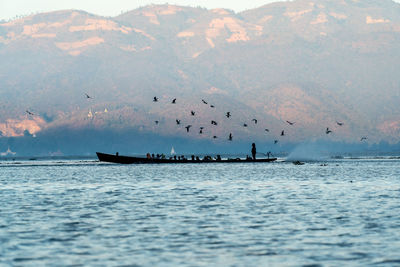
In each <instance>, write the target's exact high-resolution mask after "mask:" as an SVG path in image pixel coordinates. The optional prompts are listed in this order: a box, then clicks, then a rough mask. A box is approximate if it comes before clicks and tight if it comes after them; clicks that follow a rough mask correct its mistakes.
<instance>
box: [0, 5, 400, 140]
mask: <svg viewBox="0 0 400 267" xmlns="http://www.w3.org/2000/svg"><path fill="white" fill-rule="evenodd" d="M0 58H1V61H0V136H1V137H0V138H9V137H18V136H25V137H35V136H36V137H40V135H46V134H47V135H48V134H49V133H52V132H59V131H62V130H63V129H67V130H68V131H72V132H73V131H77V132H79V131H82V130H84V129H92V130H95V131H98V132H101V131H104V132H107V133H110V134H111V135H112V133H119V132H123V131H128V132H129V131H133V132H135V133H140V134H146V133H148V134H151V135H155V136H159V137H160V138H174V137H182V138H189V139H190V140H192V139H193V140H210V141H212V142H222V140H224V142H225V141H226V139H227V137H228V135H229V133H233V136H234V140H242V141H246V140H275V139H279V140H280V141H281V142H286V141H287V142H301V141H305V140H320V139H321V140H331V141H345V142H350V143H352V142H353V143H357V142H359V141H360V138H361V137H362V136H367V137H368V142H375V143H377V142H380V141H382V140H384V141H387V142H391V143H396V142H399V141H400V105H399V103H400V67H399V62H400V5H399V4H397V3H395V2H393V1H391V0H338V1H328V0H315V1H309V0H295V1H288V2H276V3H272V4H267V5H265V6H261V7H259V8H256V9H252V10H247V11H244V12H240V13H235V12H233V11H231V10H228V9H212V10H208V9H204V8H192V7H184V6H174V5H168V4H165V5H149V6H145V7H142V8H139V9H135V10H133V11H130V12H127V13H123V14H121V15H119V16H117V17H102V16H97V15H94V14H89V13H87V12H84V11H79V10H63V11H56V12H50V13H41V14H36V15H32V16H27V17H23V18H20V19H17V20H12V21H7V22H4V21H3V22H2V23H1V24H0ZM85 94H87V95H89V96H90V98H88V97H86V96H85ZM154 96H156V97H158V98H159V101H158V102H153V97H154ZM173 98H177V101H176V104H175V105H174V104H171V101H172V99H173ZM202 99H204V100H206V102H207V103H208V104H207V105H206V104H204V103H203V102H202V101H201V100H202ZM210 104H212V105H214V106H215V108H211V107H210ZM191 110H193V111H195V114H196V115H195V116H191V115H190V111H191ZM26 111H29V112H30V113H33V115H31V114H28V113H27V112H26ZM228 111H230V113H231V114H232V117H230V118H226V116H225V115H226V112H228ZM253 118H255V119H257V121H258V123H257V124H255V123H254V122H252V119H253ZM176 119H180V120H181V121H182V123H181V124H182V125H176V123H175V120H176ZM211 120H215V121H217V122H218V123H219V124H218V126H212V125H211V124H210V121H211ZM155 121H159V123H158V124H156V123H155ZM286 121H290V122H295V124H294V125H289V124H288V123H287V122H286ZM337 122H341V123H343V126H339V125H338V124H337ZM245 123H246V124H248V127H243V124H245ZM189 124H190V125H192V128H191V130H190V132H189V133H187V132H186V130H185V128H184V126H186V125H189ZM201 126H202V127H205V129H204V134H202V135H200V134H199V131H198V128H199V127H201ZM328 127H329V129H330V130H332V131H333V132H332V134H329V135H327V134H326V133H325V130H326V128H328ZM265 129H268V130H269V131H268V132H267V131H265ZM282 130H285V132H286V135H285V136H284V137H282V136H280V134H281V131H282ZM213 136H218V139H212V137H213ZM138 142H140V141H138Z"/></svg>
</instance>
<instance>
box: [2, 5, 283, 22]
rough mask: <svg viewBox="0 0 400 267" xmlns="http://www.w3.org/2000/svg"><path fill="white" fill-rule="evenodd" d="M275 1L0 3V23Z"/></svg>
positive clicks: (236, 8)
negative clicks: (37, 16)
mask: <svg viewBox="0 0 400 267" xmlns="http://www.w3.org/2000/svg"><path fill="white" fill-rule="evenodd" d="M283 1H285V0H283ZM271 2H276V0H251V1H244V0H241V1H238V0H170V1H166V0H112V1H109V0H108V1H107V0H0V20H1V19H5V20H8V19H11V18H15V16H19V15H29V14H32V13H37V12H48V11H54V10H61V9H80V10H85V11H87V12H90V13H94V14H97V15H103V16H115V15H119V14H120V13H121V11H123V12H126V11H129V10H132V9H135V8H138V7H140V6H145V5H149V4H165V3H169V4H175V5H182V6H195V7H196V6H200V7H205V8H209V9H210V8H218V7H222V8H228V9H232V10H234V11H236V12H239V11H243V10H246V9H252V8H256V7H260V6H262V5H265V4H268V3H271Z"/></svg>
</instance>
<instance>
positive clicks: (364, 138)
mask: <svg viewBox="0 0 400 267" xmlns="http://www.w3.org/2000/svg"><path fill="white" fill-rule="evenodd" d="M367 139H368V138H367V137H365V136H363V137H361V139H360V141H361V142H362V141H365V140H367Z"/></svg>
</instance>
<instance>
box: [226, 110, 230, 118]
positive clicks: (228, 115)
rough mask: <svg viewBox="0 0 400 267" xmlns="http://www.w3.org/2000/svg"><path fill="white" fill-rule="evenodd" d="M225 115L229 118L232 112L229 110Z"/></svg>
mask: <svg viewBox="0 0 400 267" xmlns="http://www.w3.org/2000/svg"><path fill="white" fill-rule="evenodd" d="M225 116H226V117H227V118H228V119H229V118H230V117H231V113H230V112H229V111H228V112H227V113H226V115H225Z"/></svg>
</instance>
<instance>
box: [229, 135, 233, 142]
mask: <svg viewBox="0 0 400 267" xmlns="http://www.w3.org/2000/svg"><path fill="white" fill-rule="evenodd" d="M232 138H233V136H232V133H230V134H229V137H228V140H229V141H232Z"/></svg>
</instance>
